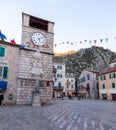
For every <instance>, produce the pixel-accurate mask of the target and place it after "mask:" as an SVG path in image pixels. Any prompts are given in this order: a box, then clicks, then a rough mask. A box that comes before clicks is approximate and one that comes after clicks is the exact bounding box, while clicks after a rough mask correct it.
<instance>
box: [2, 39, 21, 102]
mask: <svg viewBox="0 0 116 130" xmlns="http://www.w3.org/2000/svg"><path fill="white" fill-rule="evenodd" d="M0 46H1V47H3V48H5V55H4V56H3V57H0V65H2V66H7V67H8V77H7V78H6V79H0V80H1V81H7V90H6V91H4V92H3V93H4V104H15V103H16V98H17V78H18V77H17V76H18V68H19V45H12V44H11V43H7V42H0ZM10 94H11V95H12V97H13V99H12V100H9V95H10Z"/></svg>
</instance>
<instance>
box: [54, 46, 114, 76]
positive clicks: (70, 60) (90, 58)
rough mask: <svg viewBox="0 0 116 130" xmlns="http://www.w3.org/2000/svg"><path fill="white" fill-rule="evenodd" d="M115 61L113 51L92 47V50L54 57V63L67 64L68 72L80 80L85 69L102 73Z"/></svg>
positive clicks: (82, 50)
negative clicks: (101, 71)
mask: <svg viewBox="0 0 116 130" xmlns="http://www.w3.org/2000/svg"><path fill="white" fill-rule="evenodd" d="M114 59H116V53H114V52H112V51H111V50H108V49H104V48H103V47H97V46H92V47H91V48H86V49H81V50H79V51H78V52H76V53H74V54H71V55H65V56H60V57H57V56H54V58H53V61H54V62H60V63H61V62H65V63H66V72H72V73H74V74H75V76H76V78H78V76H79V75H80V73H81V72H82V71H83V70H84V69H91V70H95V71H100V70H101V69H103V68H104V67H106V66H107V65H108V64H109V62H110V61H111V60H114Z"/></svg>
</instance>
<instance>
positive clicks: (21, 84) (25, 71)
mask: <svg viewBox="0 0 116 130" xmlns="http://www.w3.org/2000/svg"><path fill="white" fill-rule="evenodd" d="M34 54H35V50H30V49H20V59H19V77H18V89H17V104H30V105H31V104H32V93H33V91H34V86H35V80H36V77H35V75H33V74H32V73H31V69H32V65H33V62H34ZM41 55H42V65H43V68H44V75H43V78H42V81H41V82H42V83H41V85H40V93H41V102H47V103H48V104H49V103H51V102H52V95H53V86H52V79H53V64H52V54H51V53H49V54H48V53H45V52H41Z"/></svg>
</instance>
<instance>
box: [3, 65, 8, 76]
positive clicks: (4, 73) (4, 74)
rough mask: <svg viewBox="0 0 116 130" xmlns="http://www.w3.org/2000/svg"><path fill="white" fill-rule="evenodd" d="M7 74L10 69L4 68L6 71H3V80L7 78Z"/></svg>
mask: <svg viewBox="0 0 116 130" xmlns="http://www.w3.org/2000/svg"><path fill="white" fill-rule="evenodd" d="M7 74H8V67H6V66H5V67H4V71H3V78H7Z"/></svg>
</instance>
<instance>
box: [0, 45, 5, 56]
mask: <svg viewBox="0 0 116 130" xmlns="http://www.w3.org/2000/svg"><path fill="white" fill-rule="evenodd" d="M4 53H5V49H4V48H3V47H0V56H2V57H3V56H4Z"/></svg>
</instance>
